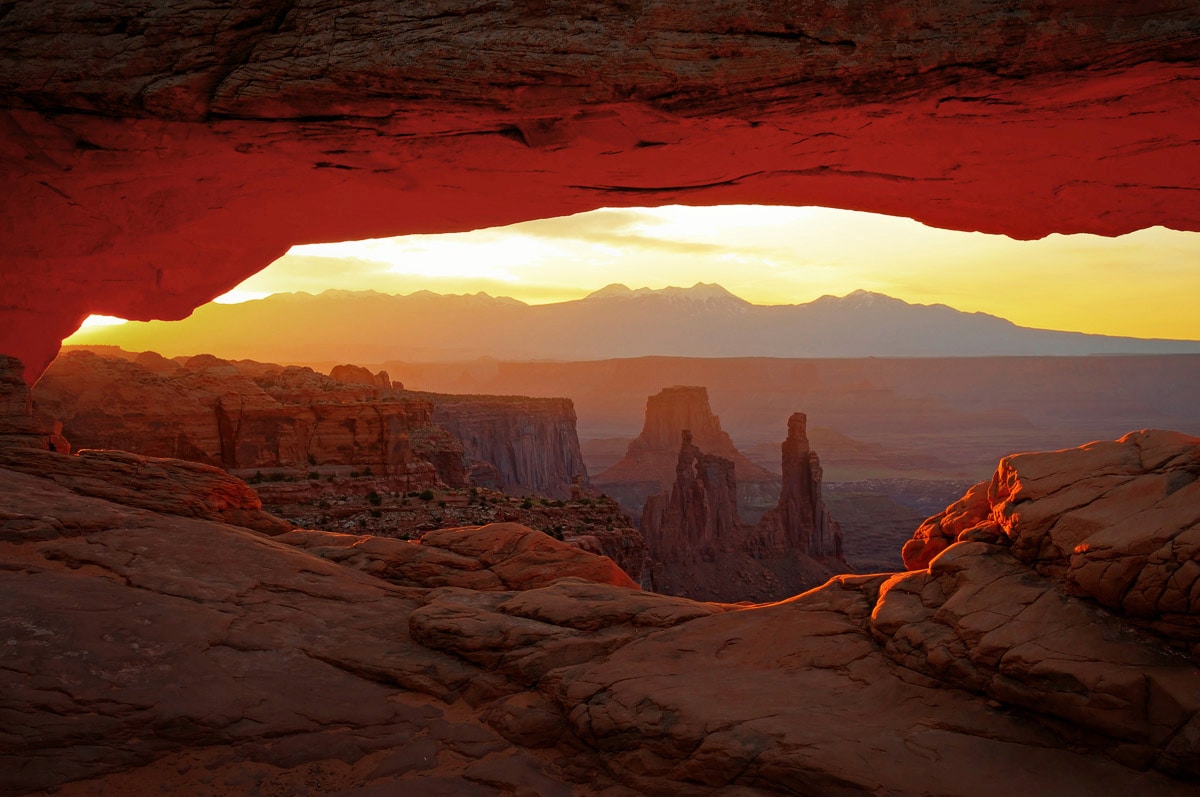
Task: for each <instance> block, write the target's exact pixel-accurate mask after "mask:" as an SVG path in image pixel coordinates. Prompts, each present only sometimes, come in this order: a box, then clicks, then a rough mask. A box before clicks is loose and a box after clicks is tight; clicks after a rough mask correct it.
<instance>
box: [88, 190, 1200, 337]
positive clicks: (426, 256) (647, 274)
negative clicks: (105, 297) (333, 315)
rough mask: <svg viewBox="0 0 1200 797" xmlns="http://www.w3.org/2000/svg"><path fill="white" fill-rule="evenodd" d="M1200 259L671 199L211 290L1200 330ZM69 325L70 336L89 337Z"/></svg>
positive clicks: (325, 249) (401, 243)
mask: <svg viewBox="0 0 1200 797" xmlns="http://www.w3.org/2000/svg"><path fill="white" fill-rule="evenodd" d="M1198 263H1200V235H1197V234H1195V233H1185V232H1178V231H1174V230H1168V229H1165V228H1162V227H1153V228H1149V229H1145V230H1139V231H1137V232H1134V233H1130V234H1128V235H1123V236H1120V237H1118V238H1104V237H1101V236H1095V235H1051V236H1048V237H1046V238H1044V239H1041V240H1038V241H1016V240H1013V239H1010V238H1007V237H1004V236H996V235H987V234H984V233H977V232H961V231H954V230H943V229H937V228H932V227H927V226H925V225H922V224H920V223H919V222H916V221H913V220H912V219H906V218H900V217H891V216H881V215H877V214H870V213H863V212H858V211H849V210H836V209H830V208H821V207H786V206H759V205H726V206H713V207H688V206H680V205H671V206H665V207H657V208H624V209H612V208H604V209H600V210H595V211H591V212H588V213H581V214H577V215H574V216H565V217H558V218H551V219H538V220H534V221H528V222H522V223H520V224H514V225H510V226H507V227H495V228H485V229H480V230H474V231H471V232H464V233H451V234H443V235H408V236H401V237H395V238H381V239H369V240H362V241H346V242H336V243H322V244H308V245H301V246H294V247H292V249H291V250H289V252H288V253H287V254H285V255H284V256H283V257H281V258H280V259H279V260H277V261H275V262H274V263H273V264H271V265H270V266H268V267H267V268H266V269H264V270H263V271H260V272H259V273H257V274H255V275H253V276H251V277H250V278H248V279H247V280H245V281H244V282H242V283H241V284H240V285H238V286H237V287H236V288H234V289H233V290H231V291H229V292H228V293H226V294H224V295H223V296H220V297H218V298H217V299H216V300H214V301H216V302H219V303H226V304H228V303H238V302H242V301H250V300H253V299H258V298H263V297H265V296H269V295H272V294H275V293H291V292H298V291H304V292H308V293H314V294H315V293H321V292H323V291H325V290H330V289H342V290H376V291H379V292H382V293H395V294H408V293H413V292H416V291H419V290H431V291H434V292H436V293H459V294H461V293H471V294H473V293H478V292H480V291H483V292H486V293H488V294H491V295H493V296H507V297H511V298H514V299H517V300H520V301H523V302H526V303H528V304H546V303H551V302H560V301H569V300H572V299H579V298H582V297H584V296H586V295H587V294H589V293H592V292H593V291H596V290H599V289H600V288H602V287H604V286H605V285H608V284H611V283H623V284H626V285H628V286H629V287H630V288H634V289H636V288H641V287H648V288H652V289H658V288H663V287H667V286H680V287H686V286H690V285H692V284H694V283H696V282H707V283H718V284H720V285H722V286H723V287H724V288H726V289H727V290H729V291H730V292H731V293H733V294H735V295H737V296H739V297H741V298H743V299H745V300H746V301H749V302H751V303H754V304H803V303H806V302H810V301H812V300H814V299H817V298H819V297H821V296H824V295H835V296H844V295H846V294H849V293H852V292H853V291H855V290H868V291H874V292H877V293H883V294H886V295H888V296H893V297H895V298H897V299H902V300H904V301H906V302H910V303H913V304H945V305H948V306H950V307H953V308H955V309H957V310H961V311H964V312H984V313H989V314H991V315H995V316H999V317H1001V318H1005V319H1008V320H1009V321H1012V322H1013V323H1015V324H1018V325H1020V326H1026V327H1035V328H1041V329H1056V330H1065V331H1072V332H1086V333H1092V334H1104V335H1120V336H1128V337H1139V338H1167V339H1179V340H1197V339H1200V313H1196V312H1195V310H1194V307H1193V306H1192V305H1193V304H1194V301H1193V298H1192V297H1195V296H1198V295H1200V269H1197V268H1196V267H1195V264H1198ZM108 323H112V321H109V322H108ZM93 324H94V322H92V320H91V319H89V322H87V323H86V324H85V327H86V328H89V329H95V327H94V326H93ZM79 334H81V333H77V335H79ZM82 335H83V336H87V333H86V331H84V332H82ZM75 338H76V336H72V338H69V339H68V341H67V342H68V343H70V342H86V341H77V340H75Z"/></svg>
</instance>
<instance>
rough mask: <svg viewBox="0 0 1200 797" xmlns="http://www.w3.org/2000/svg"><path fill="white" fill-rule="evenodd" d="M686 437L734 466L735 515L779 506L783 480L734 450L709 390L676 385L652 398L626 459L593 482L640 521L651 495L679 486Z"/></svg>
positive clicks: (753, 514) (595, 477)
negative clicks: (681, 446) (682, 441)
mask: <svg viewBox="0 0 1200 797" xmlns="http://www.w3.org/2000/svg"><path fill="white" fill-rule="evenodd" d="M684 432H686V433H687V435H688V437H689V441H690V442H689V445H690V444H694V445H695V446H696V448H697V449H698V450H699V451H702V452H704V453H705V454H708V455H711V456H714V457H721V458H722V459H725V460H728V461H729V463H730V467H731V468H732V471H731V472H730V473H731V475H732V476H733V477H735V478H736V479H737V484H738V492H737V495H736V497H735V500H736V501H737V504H736V505H735V507H734V509H735V511H740V512H741V513H742V515H743V516H753V517H757V516H758V515H760V514H761V513H762V512H763V510H765V509H766V508H767V507H768V506H772V505H774V503H775V501H776V499H777V497H778V495H779V477H778V476H776V475H775V474H773V473H771V472H770V471H768V470H767V469H766V468H763V467H761V466H759V465H755V464H754V463H753V462H751V461H750V460H748V459H746V457H745V456H744V455H743V454H742V453H741V452H740V451H738V450H737V449H736V448H734V445H733V440H732V439H731V438H730V437H729V434H728V433H726V432H725V430H723V429H722V428H721V419H720V418H718V417H717V416H716V415H715V414H714V413H713V411H712V407H711V406H710V405H709V403H708V389H707V388H704V387H692V386H681V385H676V386H675V387H666V388H663V389H662V390H661V391H659V392H658V393H656V394H655V395H653V396H650V397H648V398H647V399H646V416H645V421H644V422H643V425H642V432H641V434H639V435H638V436H637V437H636V438H634V439H633V440H632V441H631V442H630V443H629V449H628V450H627V451H626V452H625V456H624V457H622V458H621V459H620V460H618V461H617V462H615V463H613V465H612V466H610V467H608V468H606V469H605V470H604V471H603V472H602V473H599V474H597V475H596V476H594V477H593V478H592V483H593V484H595V485H596V487H597V488H598V489H601V490H603V491H604V492H606V493H608V494H609V495H611V496H613V497H614V498H616V499H617V500H618V501H619V502H620V503H621V505H622V506H623V507H625V510H626V511H627V512H629V513H630V515H632V516H633V517H634V518H637V517H640V516H641V515H642V513H643V507H644V506H645V503H646V501H647V499H648V498H649V497H650V496H652V495H654V494H655V493H658V492H659V491H666V492H668V493H669V492H670V491H671V488H672V485H674V484H675V483H676V480H677V475H678V468H679V463H680V453H679V440H680V435H681V434H683V433H684ZM731 495H733V492H732V491H731Z"/></svg>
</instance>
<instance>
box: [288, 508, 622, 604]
mask: <svg viewBox="0 0 1200 797" xmlns="http://www.w3.org/2000/svg"><path fill="white" fill-rule="evenodd" d="M278 539H279V541H280V542H285V543H287V544H288V545H295V546H297V547H299V548H303V549H304V550H306V551H309V552H310V553H314V554H316V555H317V556H320V557H322V558H323V559H329V560H330V561H334V562H340V563H342V564H345V565H348V566H350V567H353V568H355V569H357V570H362V571H363V572H366V573H370V574H371V575H373V576H378V577H379V578H382V579H384V580H385V581H390V582H392V583H393V584H400V585H401V586H409V587H462V588H464V589H473V590H480V591H484V592H494V591H497V590H514V589H515V590H524V589H538V588H540V587H545V586H549V584H550V583H552V582H553V581H555V580H557V579H560V578H567V577H576V578H582V579H585V580H587V581H595V582H597V583H601V584H612V585H613V586H617V587H629V588H631V589H637V584H635V583H634V582H633V581H631V580H630V578H629V576H627V575H626V574H625V572H624V571H622V570H621V568H619V567H617V566H616V564H614V563H613V561H612V560H611V559H609V558H607V557H601V556H595V555H593V554H590V553H587V552H585V551H581V550H579V549H578V548H574V547H571V546H568V545H565V544H563V543H561V542H557V541H555V540H554V539H552V538H551V537H549V536H547V535H545V534H538V533H532V532H531V529H529V528H527V527H526V526H522V525H520V524H518V523H492V524H489V525H487V526H475V527H466V528H459V529H439V530H437V531H430V532H427V533H425V534H424V535H422V536H421V538H420V539H419V540H418V541H416V542H409V541H406V540H390V539H387V538H383V537H371V536H355V535H352V534H336V533H333V532H327V531H293V532H291V533H290V534H285V535H283V536H282V537H279V538H278Z"/></svg>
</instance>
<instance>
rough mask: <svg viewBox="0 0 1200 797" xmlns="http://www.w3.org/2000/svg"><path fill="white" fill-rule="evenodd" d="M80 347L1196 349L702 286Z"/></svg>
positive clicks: (807, 352)
mask: <svg viewBox="0 0 1200 797" xmlns="http://www.w3.org/2000/svg"><path fill="white" fill-rule="evenodd" d="M73 342H74V341H73ZM78 342H79V343H82V344H85V345H105V344H111V345H118V346H122V347H124V348H126V349H129V350H134V351H136V350H143V349H154V350H156V351H160V352H162V353H164V354H167V355H168V356H173V355H175V354H193V353H195V352H196V351H200V350H204V351H207V352H209V353H212V354H215V355H217V356H221V357H232V358H235V359H236V358H247V357H249V358H251V359H263V358H266V359H271V360H274V361H280V360H282V361H302V362H306V361H313V360H320V359H339V360H340V359H347V358H348V359H350V360H353V361H364V362H376V361H382V360H388V359H409V360H413V361H436V360H455V361H457V360H471V359H477V358H479V357H497V358H502V359H515V360H579V359H606V358H613V357H638V356H648V355H665V356H682V357H755V356H765V357H818V358H824V357H956V356H964V357H978V356H1078V355H1088V354H1171V353H1200V341H1178V340H1165V339H1153V338H1131V337H1119V336H1108V335H1094V334H1087V333H1081V332H1066V331H1059V330H1044V329H1036V328H1033V327H1023V326H1019V325H1017V324H1014V323H1013V322H1012V321H1009V320H1007V319H1004V318H1001V317H999V316H994V315H990V314H988V313H980V312H964V311H961V310H957V309H955V308H953V307H950V306H948V305H945V304H932V305H925V304H914V303H910V302H907V301H905V300H903V299H898V298H895V297H892V296H888V295H886V294H882V293H876V292H872V291H866V290H857V291H854V292H852V293H849V294H847V295H846V296H842V297H837V296H831V295H826V296H822V297H820V298H818V299H815V300H813V301H811V302H807V303H802V304H779V305H760V304H753V303H751V302H748V301H746V300H745V299H742V298H741V297H738V296H736V295H735V294H733V293H731V292H729V291H728V290H727V289H725V288H724V287H723V286H721V285H718V284H716V283H703V282H698V283H696V284H695V285H693V286H691V287H690V288H685V287H677V286H668V287H665V288H657V289H653V288H645V287H642V288H636V289H634V288H629V287H628V286H626V285H623V284H620V283H613V284H610V285H607V286H605V287H603V288H601V289H599V290H598V291H594V292H593V293H591V294H589V295H588V296H585V297H583V298H581V299H573V300H569V301H564V302H555V303H549V304H537V305H533V304H527V303H525V302H522V301H520V300H517V299H513V298H511V297H505V296H491V295H489V294H487V293H484V292H477V293H474V294H439V293H434V292H432V291H428V290H422V291H415V292H413V293H410V294H383V293H379V292H377V291H361V292H358V291H345V290H335V291H326V292H323V293H319V294H310V293H306V292H297V293H286V294H285V293H280V294H273V295H271V296H268V297H265V298H263V299H257V300H252V301H248V302H244V303H241V304H224V305H222V304H210V305H205V306H204V307H201V308H199V309H197V310H196V312H195V313H193V314H192V316H191V317H189V318H188V319H185V320H184V321H180V322H171V323H167V322H149V323H140V322H130V323H127V324H124V325H120V326H111V327H105V328H95V329H93V330H89V331H88V332H87V333H86V335H84V336H81V339H79V340H78Z"/></svg>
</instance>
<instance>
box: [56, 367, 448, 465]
mask: <svg viewBox="0 0 1200 797" xmlns="http://www.w3.org/2000/svg"><path fill="white" fill-rule="evenodd" d="M35 400H36V406H37V408H38V411H39V412H41V413H43V414H45V415H47V416H49V417H54V418H58V419H61V421H62V423H63V427H64V429H65V430H67V433H68V434H73V435H75V436H76V438H77V440H78V442H77V443H76V447H82V448H112V449H121V450H124V451H131V452H134V453H138V454H143V455H148V456H157V457H177V458H180V459H188V460H192V461H194V462H202V463H205V464H209V465H216V466H218V467H222V468H225V469H227V470H255V469H260V468H292V469H302V470H307V469H308V468H310V467H314V466H342V467H345V468H347V469H349V468H352V467H354V468H365V467H370V468H372V469H373V470H376V471H378V472H379V473H380V474H381V475H384V476H388V477H393V478H396V479H404V480H405V481H406V482H407V483H408V484H410V485H411V486H420V485H426V484H431V483H434V482H436V481H437V479H438V477H439V475H443V476H444V477H448V478H451V479H452V478H453V477H454V471H450V472H447V473H445V474H439V473H438V472H436V471H435V468H434V466H433V465H432V464H431V463H430V461H429V459H428V458H427V457H425V456H422V455H423V454H424V455H427V454H430V453H432V452H433V451H440V450H449V451H451V452H453V451H455V448H456V443H455V441H454V440H453V439H452V438H451V437H450V436H449V435H448V434H445V433H444V432H441V433H440V434H439V433H438V430H430V427H432V420H431V414H432V409H433V408H432V405H430V404H429V403H428V402H422V401H410V400H403V399H399V398H397V397H395V396H387V397H383V396H382V395H381V394H380V392H379V390H378V388H376V387H373V386H366V385H351V384H344V383H341V382H337V381H334V380H332V379H330V378H329V377H325V376H322V375H320V374H317V373H314V372H313V371H312V370H310V369H307V368H296V367H287V368H282V367H279V366H269V365H265V364H262V363H245V362H243V363H231V362H228V361H225V360H219V359H217V358H215V357H211V356H208V355H200V356H197V357H193V358H191V359H189V360H187V362H186V363H184V364H183V365H180V364H178V363H175V362H173V361H169V360H164V359H163V358H161V357H158V356H157V355H153V354H144V355H140V356H139V358H138V359H137V360H133V361H131V360H128V359H123V358H110V357H101V356H98V355H95V354H92V353H90V352H85V351H84V352H71V353H69V354H67V355H65V356H64V357H62V358H61V359H59V360H58V361H56V362H55V364H54V366H53V367H52V368H51V369H50V370H49V371H47V373H46V375H45V378H44V379H43V380H42V381H41V382H40V383H39V384H38V386H37V389H36V390H35ZM412 435H418V436H420V435H424V436H425V437H426V438H428V439H427V440H426V443H427V445H425V446H424V449H425V450H422V451H414V446H413V444H412V441H411V436H412ZM438 437H440V438H441V439H440V440H437V439H436V438H438ZM458 448H459V450H461V447H458ZM460 458H461V455H460ZM462 470H463V469H462V467H461V466H459V467H458V468H457V472H458V473H459V474H461V473H462Z"/></svg>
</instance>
